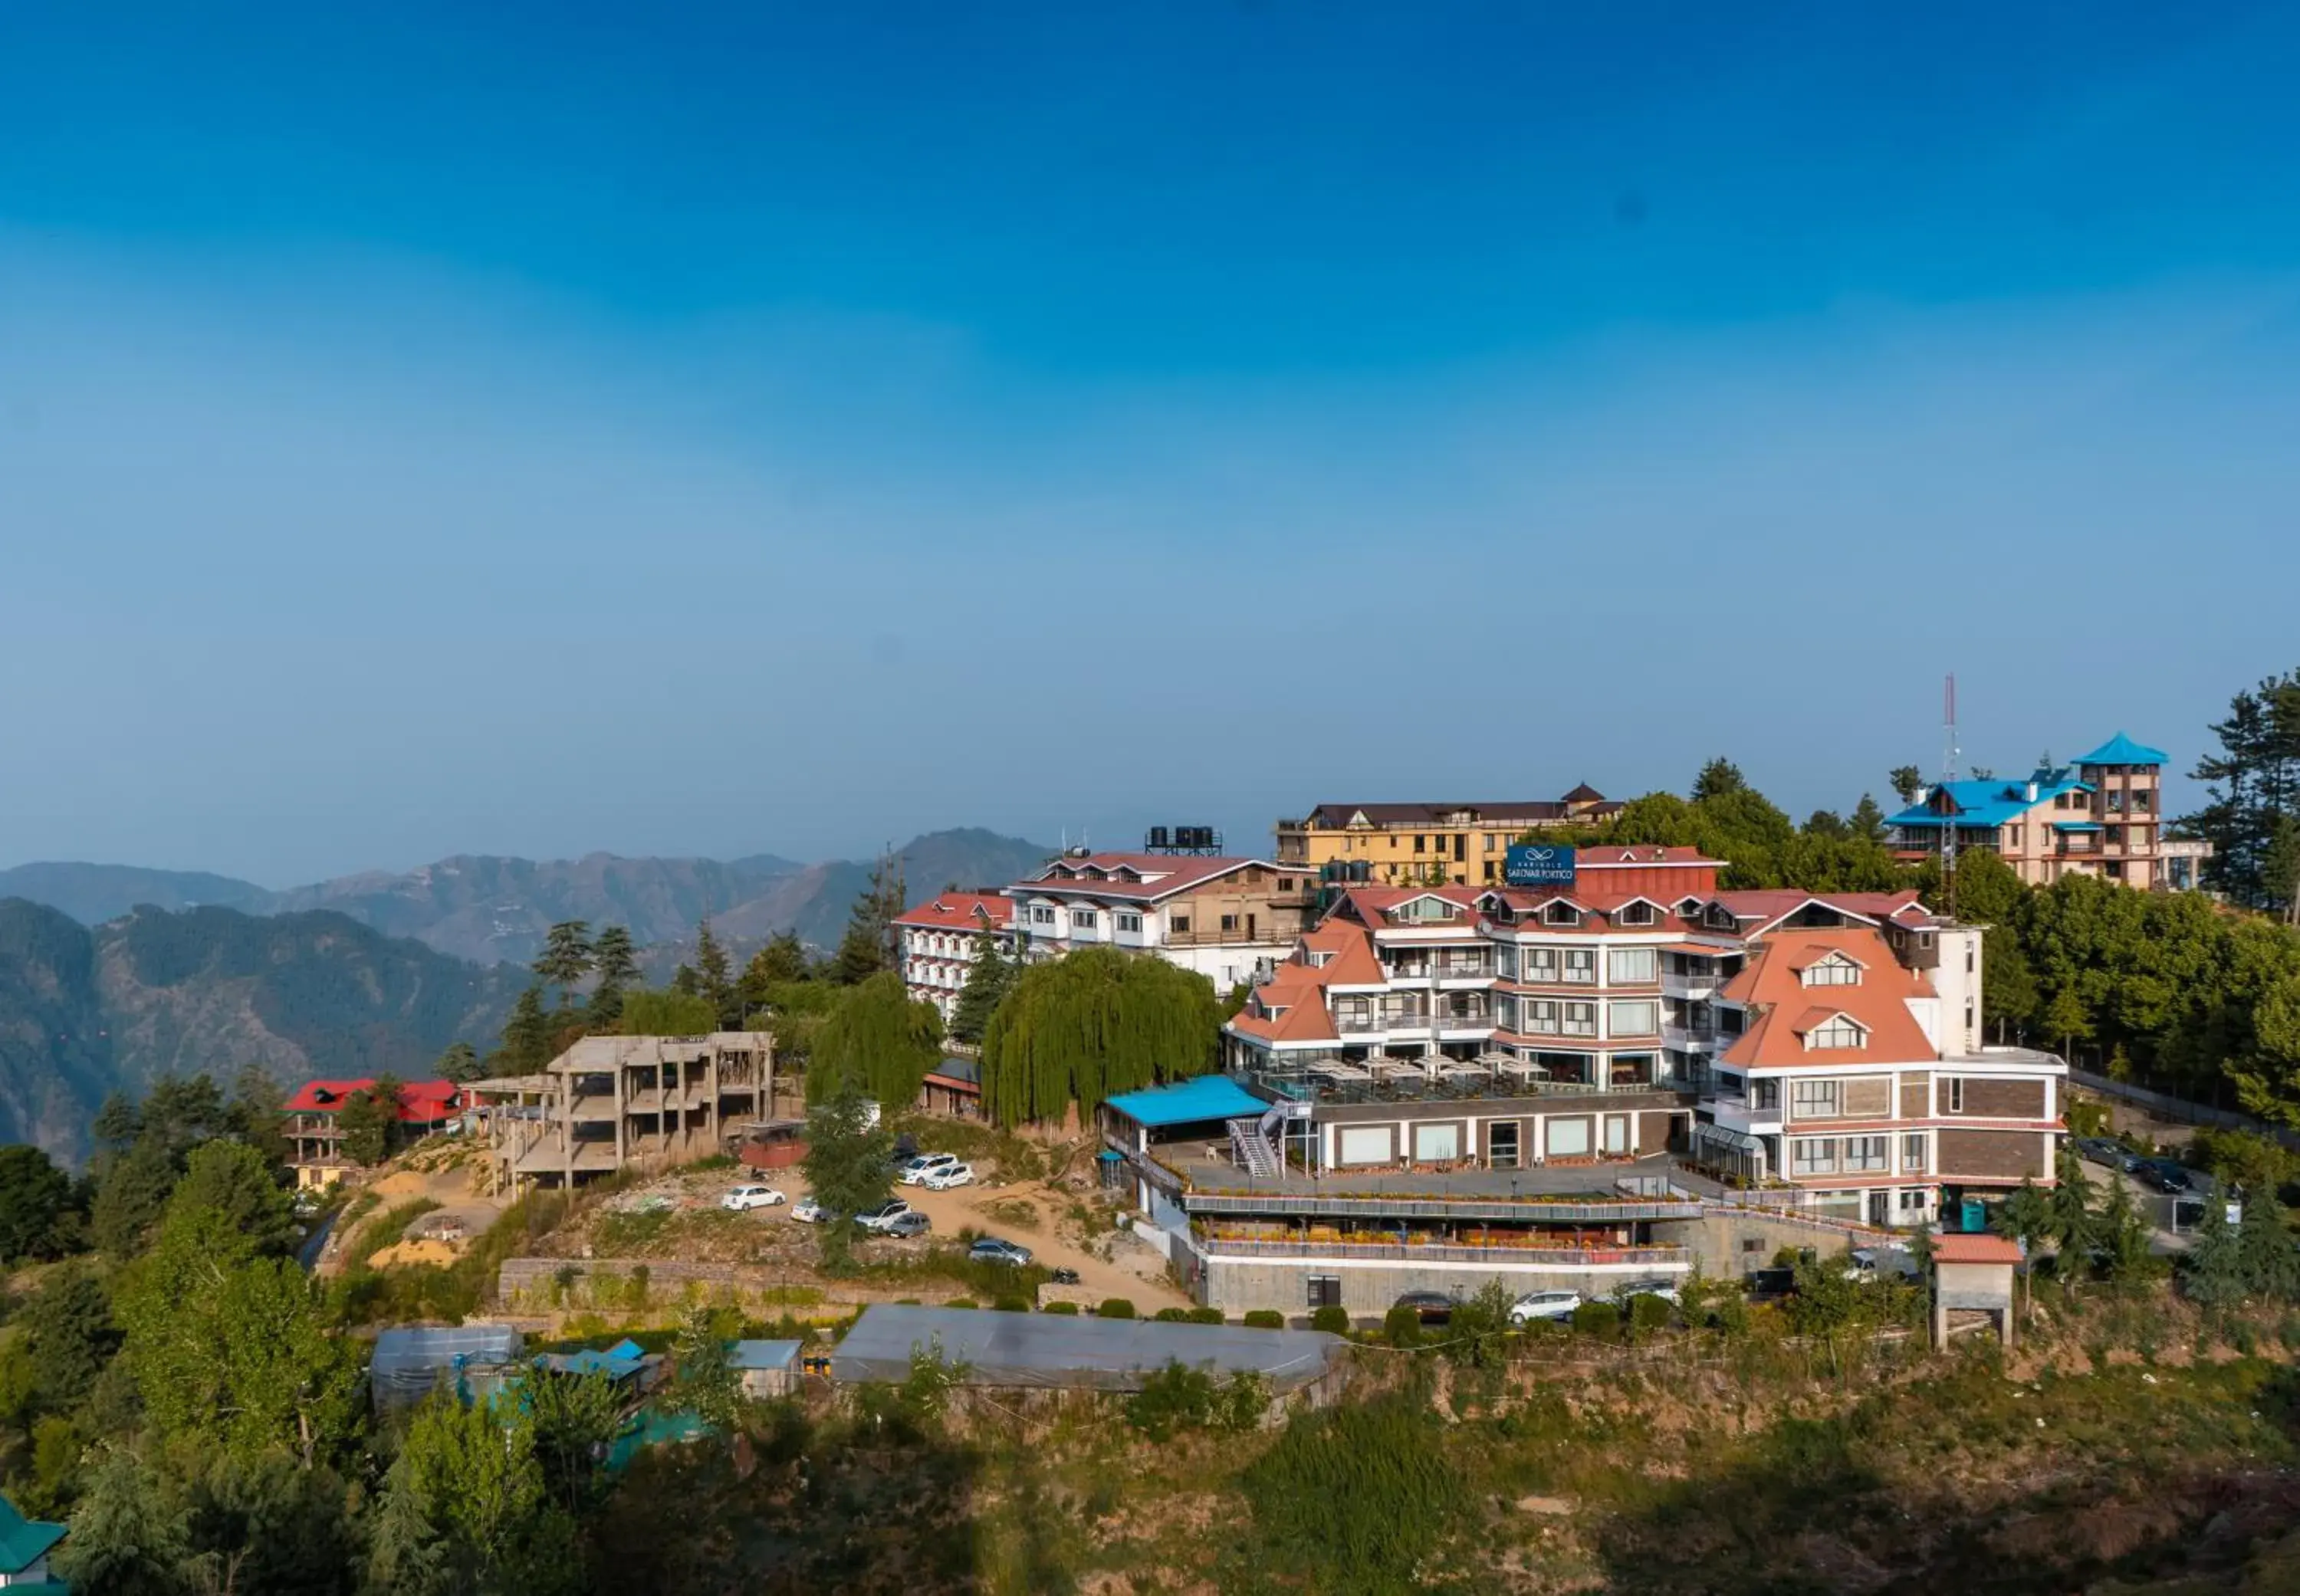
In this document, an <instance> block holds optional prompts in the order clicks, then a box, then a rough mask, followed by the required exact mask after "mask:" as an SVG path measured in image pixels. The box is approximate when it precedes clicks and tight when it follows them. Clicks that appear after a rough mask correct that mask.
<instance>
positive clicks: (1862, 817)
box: [1848, 793, 1885, 843]
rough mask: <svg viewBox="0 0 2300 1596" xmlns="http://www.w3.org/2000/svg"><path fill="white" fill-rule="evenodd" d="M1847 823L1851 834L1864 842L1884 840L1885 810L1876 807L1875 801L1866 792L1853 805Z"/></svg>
mask: <svg viewBox="0 0 2300 1596" xmlns="http://www.w3.org/2000/svg"><path fill="white" fill-rule="evenodd" d="M1848 824H1849V827H1850V828H1851V830H1852V832H1853V835H1854V836H1856V837H1858V838H1859V839H1860V840H1861V841H1863V842H1864V843H1881V842H1883V841H1884V840H1885V811H1884V810H1881V809H1879V808H1878V807H1877V801H1876V800H1875V799H1874V798H1871V796H1870V795H1869V794H1866V793H1863V794H1861V802H1858V803H1856V804H1854V806H1853V813H1852V815H1851V817H1850V818H1849V821H1848Z"/></svg>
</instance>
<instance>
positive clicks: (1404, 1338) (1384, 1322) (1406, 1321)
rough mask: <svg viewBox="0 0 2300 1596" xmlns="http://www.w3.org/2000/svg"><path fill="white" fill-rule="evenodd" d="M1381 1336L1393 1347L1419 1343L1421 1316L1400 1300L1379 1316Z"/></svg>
mask: <svg viewBox="0 0 2300 1596" xmlns="http://www.w3.org/2000/svg"><path fill="white" fill-rule="evenodd" d="M1381 1338H1382V1339H1383V1340H1384V1341H1386V1342H1388V1343H1389V1344H1390V1345H1391V1346H1393V1347H1418V1346H1420V1345H1421V1315H1420V1314H1419V1313H1417V1312H1415V1311H1414V1310H1413V1309H1412V1308H1410V1307H1408V1306H1406V1304H1404V1303H1403V1302H1400V1303H1398V1304H1397V1305H1396V1307H1394V1308H1392V1309H1390V1310H1389V1311H1388V1313H1386V1314H1384V1315H1382V1316H1381Z"/></svg>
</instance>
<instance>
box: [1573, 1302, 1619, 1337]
mask: <svg viewBox="0 0 2300 1596" xmlns="http://www.w3.org/2000/svg"><path fill="white" fill-rule="evenodd" d="M1573 1329H1574V1333H1575V1334H1579V1335H1612V1334H1615V1333H1616V1332H1618V1331H1619V1330H1620V1329H1621V1309H1618V1308H1616V1307H1614V1306H1613V1304H1612V1303H1611V1302H1584V1303H1583V1304H1581V1306H1580V1307H1579V1308H1577V1309H1574V1310H1573Z"/></svg>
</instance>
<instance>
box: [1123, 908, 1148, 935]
mask: <svg viewBox="0 0 2300 1596" xmlns="http://www.w3.org/2000/svg"><path fill="white" fill-rule="evenodd" d="M1118 928H1119V929H1120V930H1121V931H1139V930H1140V929H1142V917H1141V916H1140V915H1138V914H1130V913H1128V912H1126V911H1124V910H1121V911H1120V913H1119V916H1118Z"/></svg>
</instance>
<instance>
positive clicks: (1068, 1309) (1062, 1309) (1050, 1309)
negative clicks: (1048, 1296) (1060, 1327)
mask: <svg viewBox="0 0 2300 1596" xmlns="http://www.w3.org/2000/svg"><path fill="white" fill-rule="evenodd" d="M1078 1310H1079V1306H1078V1304H1077V1303H1075V1302H1049V1303H1047V1304H1046V1306H1045V1307H1044V1308H1041V1309H1038V1311H1039V1312H1040V1313H1066V1314H1069V1315H1071V1317H1072V1318H1076V1317H1077V1316H1078Z"/></svg>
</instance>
